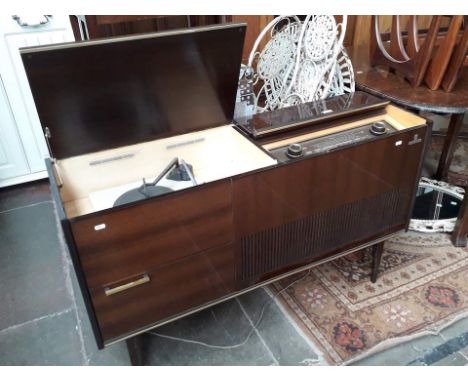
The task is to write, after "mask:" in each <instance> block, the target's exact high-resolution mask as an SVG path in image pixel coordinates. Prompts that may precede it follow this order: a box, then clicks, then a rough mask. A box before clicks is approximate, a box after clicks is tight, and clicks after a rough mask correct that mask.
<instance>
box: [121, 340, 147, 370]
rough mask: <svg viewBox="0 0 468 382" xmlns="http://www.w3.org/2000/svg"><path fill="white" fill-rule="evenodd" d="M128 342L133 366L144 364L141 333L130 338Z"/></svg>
mask: <svg viewBox="0 0 468 382" xmlns="http://www.w3.org/2000/svg"><path fill="white" fill-rule="evenodd" d="M125 342H126V343H127V350H128V355H129V356H130V362H131V364H132V366H143V355H142V350H141V347H142V345H141V335H139V336H136V337H132V338H129V339H127V340H126V341H125Z"/></svg>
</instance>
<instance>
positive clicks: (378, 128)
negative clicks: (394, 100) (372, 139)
mask: <svg viewBox="0 0 468 382" xmlns="http://www.w3.org/2000/svg"><path fill="white" fill-rule="evenodd" d="M370 132H371V133H372V134H374V135H382V134H385V133H386V132H387V127H386V126H385V123H383V122H375V123H373V124H372V126H371V128H370Z"/></svg>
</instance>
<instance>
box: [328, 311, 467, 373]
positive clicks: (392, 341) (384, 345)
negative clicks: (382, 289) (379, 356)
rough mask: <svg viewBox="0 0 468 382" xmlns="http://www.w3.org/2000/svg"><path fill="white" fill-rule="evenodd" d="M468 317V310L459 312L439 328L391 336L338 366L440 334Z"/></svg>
mask: <svg viewBox="0 0 468 382" xmlns="http://www.w3.org/2000/svg"><path fill="white" fill-rule="evenodd" d="M466 317H468V310H467V311H465V312H462V313H460V314H458V315H457V316H456V317H453V318H452V319H450V320H447V321H446V322H444V323H443V324H441V325H440V326H438V328H437V329H429V330H424V331H422V332H418V333H414V334H411V335H408V336H403V337H395V338H389V339H388V340H385V341H382V342H380V343H379V344H377V345H375V346H374V347H373V348H371V349H369V350H367V351H366V352H364V353H362V354H360V355H358V356H356V357H354V358H351V359H349V360H347V361H344V362H342V363H339V364H337V366H347V365H349V364H351V363H354V362H357V361H360V360H362V359H364V358H367V357H369V356H371V355H373V354H375V353H378V352H380V351H384V350H387V349H390V348H392V347H394V346H396V345H401V344H403V343H406V342H409V341H412V340H415V339H417V338H420V337H424V336H428V335H433V336H438V335H439V334H440V332H441V331H442V330H444V329H446V328H447V327H449V326H450V325H452V324H454V323H455V322H457V321H460V320H461V319H463V318H466Z"/></svg>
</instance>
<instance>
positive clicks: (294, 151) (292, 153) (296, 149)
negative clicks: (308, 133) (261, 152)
mask: <svg viewBox="0 0 468 382" xmlns="http://www.w3.org/2000/svg"><path fill="white" fill-rule="evenodd" d="M286 155H287V156H288V157H290V158H299V157H300V156H302V146H301V145H300V144H299V143H293V144H292V145H289V147H288V151H287V152H286Z"/></svg>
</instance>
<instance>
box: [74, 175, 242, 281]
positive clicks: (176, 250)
mask: <svg viewBox="0 0 468 382" xmlns="http://www.w3.org/2000/svg"><path fill="white" fill-rule="evenodd" d="M231 200H232V197H231V183H230V181H225V182H220V183H215V184H210V185H206V186H200V187H197V188H193V189H190V190H185V191H182V192H180V193H175V194H172V195H166V196H163V197H161V198H155V199H154V200H147V201H144V202H142V203H139V204H136V205H133V206H129V207H127V208H123V209H117V210H114V211H109V212H105V213H102V214H99V215H94V216H90V217H88V218H86V217H84V218H81V219H78V220H75V221H73V222H71V228H72V232H73V236H74V239H75V244H76V247H77V250H78V255H79V258H80V261H81V264H82V267H83V271H84V273H85V276H86V279H87V283H88V286H89V287H98V286H103V285H106V284H109V283H114V282H117V281H120V280H122V279H125V278H128V277H130V276H133V275H138V274H141V273H143V272H145V271H146V270H148V269H153V268H156V267H158V266H162V265H164V264H168V263H170V262H172V261H175V260H178V259H181V258H183V257H185V256H189V255H192V254H194V253H197V252H201V251H203V250H206V249H208V248H213V247H216V246H219V245H223V244H226V243H229V242H231V241H232V240H233V227H232V201H231ZM99 228H101V229H99Z"/></svg>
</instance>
